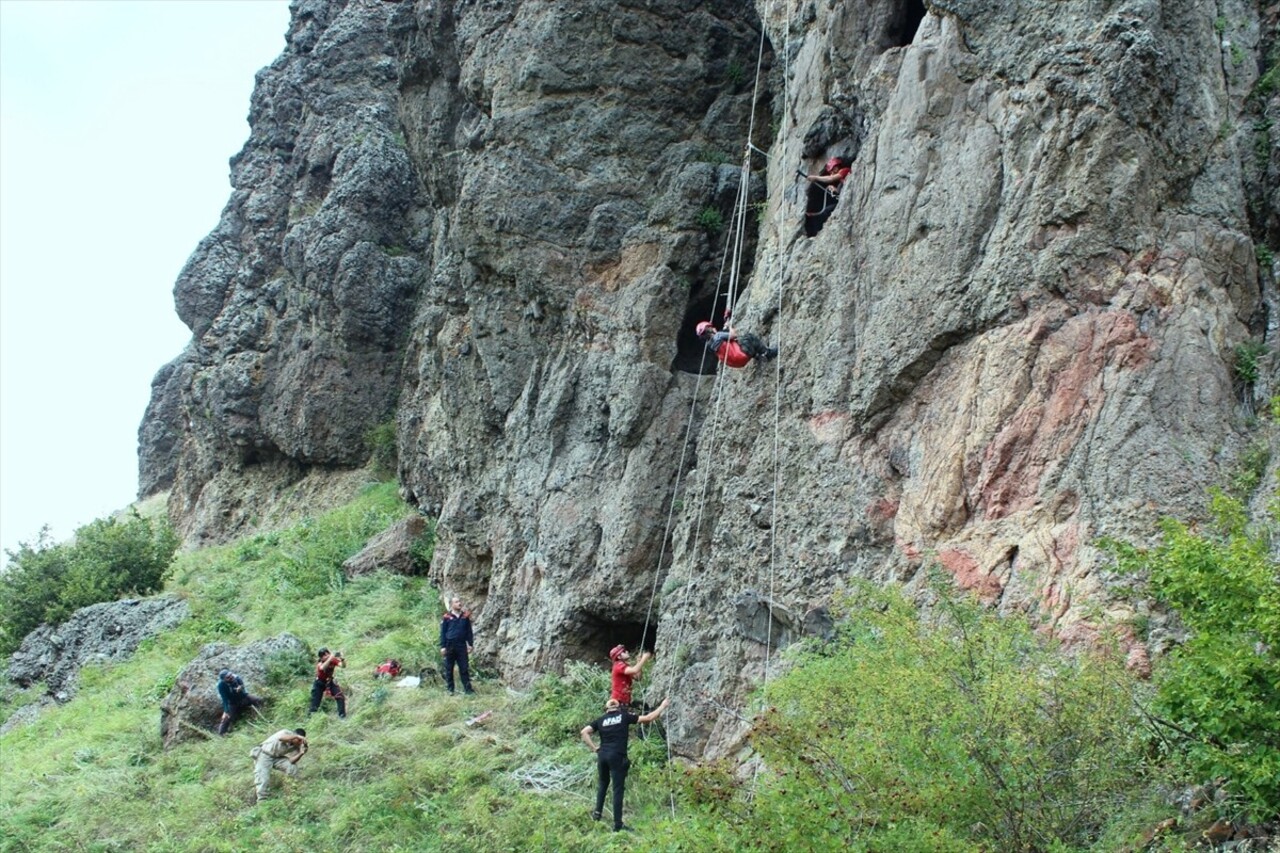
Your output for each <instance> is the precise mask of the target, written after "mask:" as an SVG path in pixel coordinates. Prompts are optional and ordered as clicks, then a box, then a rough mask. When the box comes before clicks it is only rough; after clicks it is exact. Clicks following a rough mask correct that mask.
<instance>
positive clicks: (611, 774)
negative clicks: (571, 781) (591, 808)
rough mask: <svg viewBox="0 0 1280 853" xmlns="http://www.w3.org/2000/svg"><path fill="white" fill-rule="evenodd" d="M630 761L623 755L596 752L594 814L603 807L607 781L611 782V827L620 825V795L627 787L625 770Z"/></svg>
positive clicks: (607, 785)
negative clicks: (596, 778) (596, 779)
mask: <svg viewBox="0 0 1280 853" xmlns="http://www.w3.org/2000/svg"><path fill="white" fill-rule="evenodd" d="M629 769H631V762H630V761H628V760H627V757H626V756H625V755H606V754H605V753H602V752H598V753H596V774H597V777H598V781H597V784H596V814H600V812H601V810H602V809H604V795H605V792H606V791H608V790H609V782H610V781H611V780H612V782H613V828H614V829H617V828H619V827H620V826H622V795H623V792H624V791H626V788H627V771H628V770H629Z"/></svg>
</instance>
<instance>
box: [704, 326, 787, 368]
mask: <svg viewBox="0 0 1280 853" xmlns="http://www.w3.org/2000/svg"><path fill="white" fill-rule="evenodd" d="M694 332H695V333H696V334H697V336H698V339H699V340H701V341H702V342H703V343H704V344H706V345H707V349H709V350H711V352H712V353H714V354H715V357H716V358H718V359H720V361H721V362H723V363H724V364H726V365H728V366H729V367H746V366H747V365H748V364H750V363H751V360H752V359H753V358H758V359H760V360H761V361H770V360H772V359H774V358H777V356H778V348H777V347H771V346H769V345H768V344H766V343H765V342H764V341H762V340H760V338H759V337H758V336H757V335H753V334H751V333H750V332H742V333H738V332H737V331H735V330H734V328H733V326H728V327H727V328H726V329H725V330H724V331H723V332H722V331H720V330H718V329H717V328H716V327H715V326H713V325H711V324H710V323H708V322H707V321H705V320H704V321H702V322H701V323H699V324H698V325H697V326H696V327H695V328H694Z"/></svg>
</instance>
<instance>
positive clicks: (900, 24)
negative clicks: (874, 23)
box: [885, 0, 925, 47]
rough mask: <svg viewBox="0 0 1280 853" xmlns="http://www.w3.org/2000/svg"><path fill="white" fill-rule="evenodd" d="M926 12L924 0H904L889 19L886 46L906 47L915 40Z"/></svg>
mask: <svg viewBox="0 0 1280 853" xmlns="http://www.w3.org/2000/svg"><path fill="white" fill-rule="evenodd" d="M924 14H925V11H924V0H903V2H902V3H900V4H899V5H898V8H897V9H896V10H894V14H893V16H892V17H891V18H890V19H889V26H888V28H887V30H886V32H885V41H886V42H888V44H887V45H886V47H906V46H907V45H909V44H911V42H913V41H915V39H916V31H917V30H919V29H920V24H921V22H922V21H924Z"/></svg>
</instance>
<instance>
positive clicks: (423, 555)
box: [409, 520, 436, 575]
mask: <svg viewBox="0 0 1280 853" xmlns="http://www.w3.org/2000/svg"><path fill="white" fill-rule="evenodd" d="M435 553H436V523H435V521H433V520H429V521H428V522H427V527H426V529H425V530H423V531H422V533H420V534H419V535H418V536H417V537H416V538H415V539H414V540H413V542H412V543H410V545H409V556H410V558H412V560H413V571H414V572H415V573H416V574H420V575H425V574H426V573H427V571H428V570H429V569H430V568H431V558H432V557H434V556H435Z"/></svg>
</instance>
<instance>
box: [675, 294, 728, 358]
mask: <svg viewBox="0 0 1280 853" xmlns="http://www.w3.org/2000/svg"><path fill="white" fill-rule="evenodd" d="M715 303H716V294H715V293H714V292H712V293H709V294H703V295H700V296H695V297H693V298H691V299H690V301H689V305H688V307H687V308H685V312H684V318H683V319H682V320H681V321H680V328H679V329H678V330H677V331H676V357H675V360H674V361H672V362H671V369H672V370H679V371H681V372H683V373H715V372H716V360H715V359H714V358H712V357H711V356H710V353H708V352H707V348H706V347H705V346H704V345H703V343H702V341H700V340H698V336H697V334H695V331H694V330H695V329H696V328H697V325H698V323H700V322H702V321H703V320H708V319H710V320H711V322H712V323H715V324H717V325H719V323H720V322H722V321H721V319H720V317H719V316H716V317H714V318H713V317H712V314H713V312H714V311H715V308H716V305H715Z"/></svg>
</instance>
